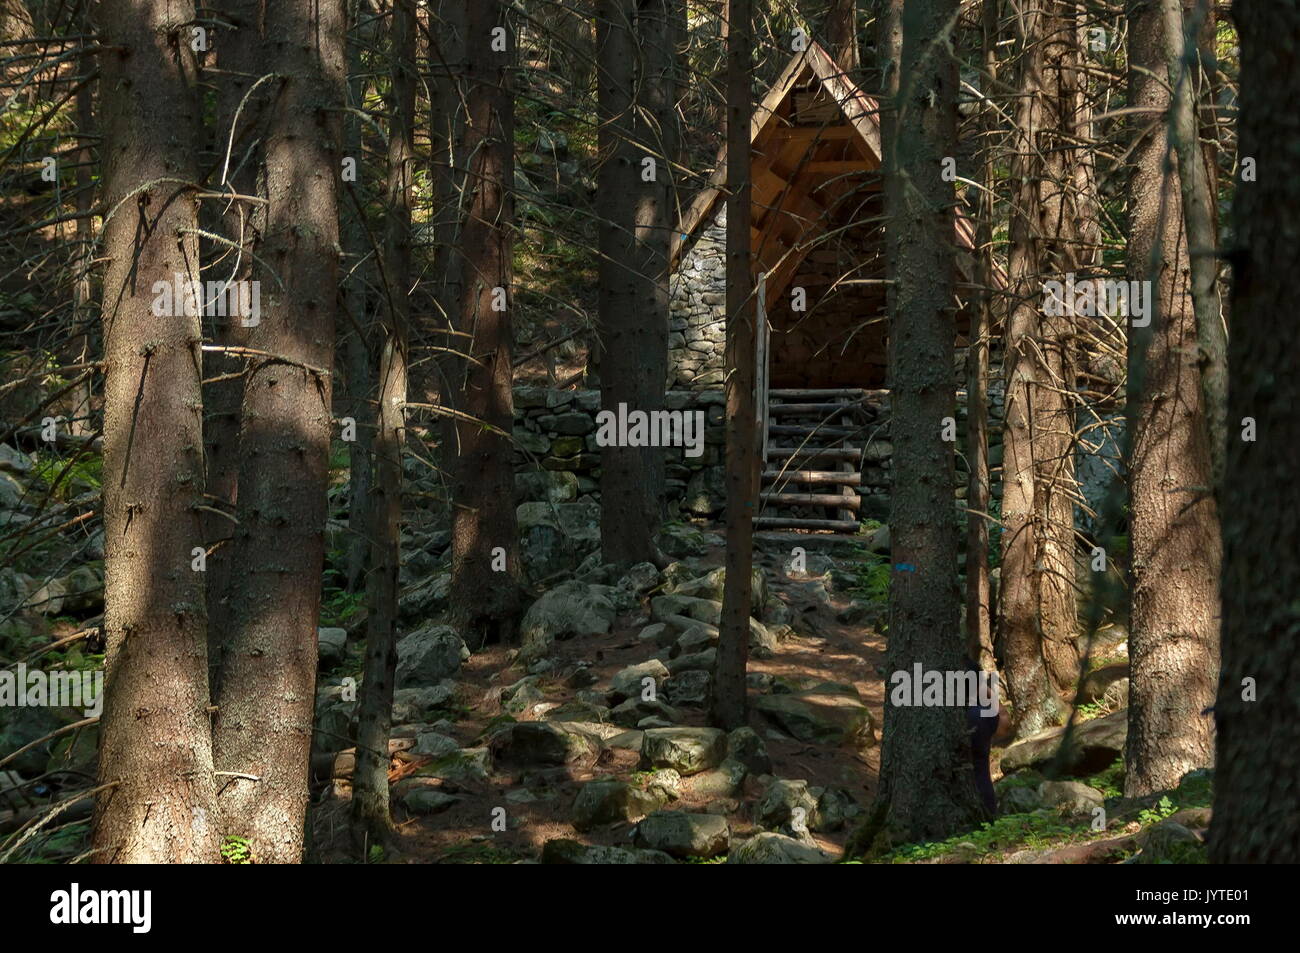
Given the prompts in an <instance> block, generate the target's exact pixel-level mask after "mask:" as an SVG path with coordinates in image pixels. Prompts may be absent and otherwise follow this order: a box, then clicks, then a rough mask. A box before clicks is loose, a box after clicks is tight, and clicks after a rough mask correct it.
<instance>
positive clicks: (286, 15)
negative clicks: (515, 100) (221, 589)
mask: <svg viewBox="0 0 1300 953" xmlns="http://www.w3.org/2000/svg"><path fill="white" fill-rule="evenodd" d="M346 26H347V19H346V15H345V12H344V6H343V0H325V2H320V0H279V2H277V3H275V4H272V5H270V6H269V7H268V9H267V19H266V35H267V44H266V46H267V49H268V53H269V55H270V56H271V58H272V61H273V62H275V63H276V66H277V71H278V72H280V73H281V76H282V78H281V79H280V81H279V87H278V89H276V91H275V93H274V98H273V101H272V103H271V106H270V132H269V135H268V138H267V143H266V179H267V195H268V197H269V199H270V205H269V207H268V209H267V230H266V235H265V242H264V247H265V250H266V259H267V263H268V269H267V271H271V270H273V274H264V275H263V276H262V278H263V281H262V288H263V290H264V291H266V292H267V294H266V295H265V299H264V300H266V306H265V307H264V308H263V315H262V320H261V321H260V323H259V324H258V325H257V327H255V328H251V329H250V334H249V343H250V346H251V347H252V348H254V349H256V350H257V351H258V352H260V353H259V355H257V356H255V357H253V358H251V359H250V362H249V365H250V366H249V372H248V376H247V377H246V379H245V384H244V400H243V407H242V411H241V427H240V437H239V440H240V458H241V459H240V470H239V504H238V509H237V513H238V516H239V523H240V525H239V527H238V529H237V531H236V535H235V550H234V559H235V575H234V577H233V588H234V591H236V592H237V593H238V604H237V605H235V606H234V607H233V610H232V616H233V620H232V621H233V626H232V633H231V639H230V642H229V644H228V647H227V651H226V658H225V662H224V665H223V673H222V684H221V694H220V701H219V704H218V711H217V719H216V733H215V751H216V762H217V766H218V769H219V770H221V771H227V772H232V774H231V775H230V776H226V775H223V776H222V783H221V785H220V788H219V792H218V795H219V801H220V806H221V813H222V818H221V820H222V831H223V833H225V834H228V835H229V834H237V835H240V836H243V837H246V838H248V839H249V840H250V841H251V843H252V845H253V855H254V857H255V858H256V860H257V861H259V862H263V863H296V862H298V861H299V860H300V859H301V856H302V844H303V819H304V815H305V812H306V807H307V762H308V755H309V753H310V743H311V727H312V707H313V701H314V698H315V690H316V684H315V681H316V627H317V624H318V622H319V618H320V591H321V585H320V574H321V568H322V563H323V558H324V530H325V518H326V496H325V493H326V488H327V484H328V479H329V448H330V430H331V405H330V392H331V381H330V371H329V368H330V367H331V363H332V360H333V344H334V319H335V300H336V294H337V287H338V237H339V231H338V180H339V174H340V162H339V159H340V156H339V146H340V145H341V141H340V140H341V134H342V129H341V126H340V122H339V116H340V111H341V110H340V107H341V105H342V103H343V102H344V83H345V73H346V65H345V62H346V53H345V49H344V46H345V34H346ZM263 355H265V356H263ZM254 779H255V780H254Z"/></svg>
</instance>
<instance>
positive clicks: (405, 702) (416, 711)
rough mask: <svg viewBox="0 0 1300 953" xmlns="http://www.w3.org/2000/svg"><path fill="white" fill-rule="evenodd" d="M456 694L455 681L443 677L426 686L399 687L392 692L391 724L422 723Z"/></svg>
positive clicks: (428, 719)
mask: <svg viewBox="0 0 1300 953" xmlns="http://www.w3.org/2000/svg"><path fill="white" fill-rule="evenodd" d="M455 696H456V683H455V682H453V681H452V680H451V679H444V680H443V681H441V682H439V683H438V684H437V685H430V686H428V687H427V688H399V689H397V691H395V692H393V724H395V725H409V724H423V723H425V722H428V721H430V720H431V718H430V716H431V715H432V714H433V713H434V712H436V711H438V710H439V709H440V708H442V707H443V706H444V705H446V704H447V702H449V701H451V700H452V699H453V698H454V697H455Z"/></svg>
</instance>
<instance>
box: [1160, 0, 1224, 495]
mask: <svg viewBox="0 0 1300 953" xmlns="http://www.w3.org/2000/svg"><path fill="white" fill-rule="evenodd" d="M1160 3H1161V7H1162V10H1163V20H1164V36H1165V50H1164V52H1165V59H1166V62H1167V64H1168V68H1169V83H1170V85H1171V86H1172V88H1173V91H1174V92H1173V103H1172V105H1171V109H1172V114H1171V116H1170V122H1169V128H1170V133H1171V139H1172V143H1173V146H1174V149H1175V151H1176V153H1177V156H1178V182H1179V184H1180V195H1181V198H1182V212H1183V221H1184V222H1185V223H1186V231H1187V243H1188V245H1189V246H1190V248H1191V253H1190V255H1189V270H1190V272H1191V283H1192V287H1191V296H1192V308H1193V309H1194V310H1195V312H1196V329H1197V343H1198V345H1199V347H1200V362H1201V389H1202V390H1203V391H1204V396H1203V398H1202V400H1203V406H1204V414H1205V419H1206V426H1207V428H1208V430H1209V446H1210V472H1211V484H1210V485H1211V486H1213V487H1214V489H1215V490H1216V492H1217V490H1218V488H1219V485H1220V483H1221V482H1222V480H1223V452H1224V451H1223V448H1224V447H1225V446H1226V445H1227V440H1228V437H1227V433H1228V429H1227V417H1226V414H1227V410H1228V329H1227V327H1226V326H1225V325H1224V323H1223V313H1222V310H1221V309H1220V307H1219V288H1218V277H1219V259H1218V256H1217V255H1216V254H1215V252H1216V251H1217V249H1218V244H1219V243H1218V229H1217V227H1216V224H1215V210H1214V206H1215V194H1214V191H1213V189H1212V188H1211V182H1212V181H1213V177H1212V175H1211V172H1210V170H1211V169H1212V167H1213V166H1212V159H1211V157H1210V155H1209V154H1207V151H1206V150H1205V149H1203V148H1202V146H1201V141H1200V136H1201V124H1200V122H1199V120H1198V118H1197V106H1198V104H1200V103H1202V102H1205V101H1206V100H1207V99H1208V96H1209V89H1208V87H1209V85H1210V84H1209V82H1208V80H1207V81H1205V82H1204V85H1202V81H1203V74H1202V71H1201V62H1200V56H1199V53H1200V49H1199V46H1198V44H1197V37H1198V34H1199V33H1200V27H1201V23H1202V21H1203V20H1204V19H1205V9H1204V8H1205V6H1206V0H1160ZM1184 9H1186V10H1187V12H1188V18H1187V21H1186V25H1185V22H1184V16H1183V11H1184ZM1153 26H1154V24H1153ZM1185 30H1186V32H1184V31H1185Z"/></svg>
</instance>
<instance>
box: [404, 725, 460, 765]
mask: <svg viewBox="0 0 1300 953" xmlns="http://www.w3.org/2000/svg"><path fill="white" fill-rule="evenodd" d="M458 750H460V745H458V744H457V743H456V739H455V738H450V737H448V736H447V735H444V734H443V733H442V732H440V731H421V732H420V733H419V734H417V735H416V736H415V745H414V746H413V747H412V748H411V751H412V752H414V753H415V754H427V755H431V756H432V757H434V758H442V757H445V756H446V755H449V754H451V753H452V752H453V751H458Z"/></svg>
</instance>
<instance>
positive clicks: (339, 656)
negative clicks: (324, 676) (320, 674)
mask: <svg viewBox="0 0 1300 953" xmlns="http://www.w3.org/2000/svg"><path fill="white" fill-rule="evenodd" d="M347 648H348V630H347V629H340V628H336V627H331V628H325V629H317V630H316V650H317V652H318V653H319V657H320V665H321V668H333V667H334V666H335V665H338V664H339V663H340V662H342V661H343V657H344V655H346V654H347Z"/></svg>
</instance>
